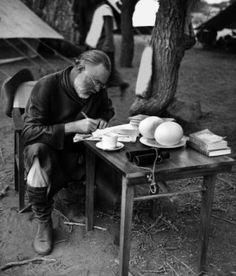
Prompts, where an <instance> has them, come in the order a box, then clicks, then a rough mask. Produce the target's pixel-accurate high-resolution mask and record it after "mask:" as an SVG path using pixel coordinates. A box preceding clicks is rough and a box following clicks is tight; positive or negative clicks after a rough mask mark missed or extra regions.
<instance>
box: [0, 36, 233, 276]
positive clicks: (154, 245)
mask: <svg viewBox="0 0 236 276" xmlns="http://www.w3.org/2000/svg"><path fill="white" fill-rule="evenodd" d="M145 40H146V37H141V36H139V37H136V38H135V41H136V48H135V50H136V51H135V59H134V64H133V68H125V69H121V72H122V74H123V75H124V76H125V78H126V79H127V80H128V81H129V82H130V87H129V89H128V91H127V92H126V94H125V95H123V97H121V95H120V92H119V90H118V89H116V88H115V89H110V91H109V93H110V96H111V98H112V100H113V103H114V105H115V108H116V117H115V118H114V119H113V121H112V124H117V123H119V122H122V123H125V122H127V117H128V109H129V106H130V105H131V103H132V101H133V99H134V89H135V80H136V77H137V72H138V65H139V60H140V54H141V51H142V49H143V47H144V44H145ZM116 41H117V49H119V43H120V38H119V37H118V36H117V37H116ZM117 56H118V51H117ZM38 61H39V60H38ZM49 62H50V64H52V65H53V66H54V68H56V69H60V68H62V67H63V66H64V65H65V62H64V61H61V60H58V59H56V58H51V59H50V60H49ZM39 63H40V67H36V65H35V64H32V63H30V62H29V61H24V62H18V63H14V64H8V65H1V66H0V84H1V83H2V81H3V80H4V79H5V78H6V75H4V74H3V71H4V72H6V73H7V74H9V75H11V74H12V73H14V72H16V71H17V70H18V69H19V68H20V67H22V66H27V67H30V68H31V69H32V71H33V72H34V74H35V76H36V77H38V76H39V75H42V74H43V73H45V72H47V70H48V68H49V66H48V64H45V63H44V62H42V61H39ZM235 75H236V55H233V54H230V53H225V52H213V51H203V50H202V49H201V47H200V46H199V45H196V46H195V47H194V48H193V49H191V50H189V51H187V52H186V55H185V57H184V59H183V61H182V64H181V69H180V73H179V85H178V91H177V97H179V98H180V99H184V100H185V101H192V100H199V101H200V103H201V107H202V111H203V116H202V118H201V119H200V120H199V122H198V123H197V124H196V128H205V127H207V128H209V129H211V130H212V131H214V132H216V133H218V134H219V135H223V136H227V139H228V141H229V144H230V146H231V147H232V150H233V154H232V155H233V157H236V154H235V153H236V123H235V122H236V108H235V107H236V78H235ZM188 131H189V129H187V128H186V129H185V132H186V133H188ZM0 141H1V144H0V150H1V152H0V170H1V172H0V190H1V189H2V188H3V187H5V186H6V185H9V187H10V189H9V191H8V193H7V195H6V196H5V197H4V198H2V199H0V266H1V265H4V264H6V263H8V262H12V261H20V260H25V259H30V258H34V257H37V254H36V253H34V251H33V249H32V239H33V236H34V233H35V227H36V225H35V222H34V220H33V218H32V213H31V212H28V213H23V214H18V209H17V208H18V207H17V206H18V195H17V193H16V192H15V191H14V186H13V133H12V125H11V120H10V119H9V118H7V117H6V116H5V115H4V113H3V103H2V100H1V102H0ZM201 180H202V179H201V178H193V179H187V180H185V181H181V182H180V181H173V182H171V183H170V184H172V185H173V186H174V185H175V186H191V185H194V186H198V185H200V182H201ZM235 189H236V167H235V166H234V168H233V171H232V173H227V174H221V175H219V176H218V178H217V185H216V192H215V199H214V204H213V214H212V224H211V234H210V242H209V249H208V259H207V260H208V267H209V271H208V274H207V275H218V276H223V275H226V276H228V275H236V257H235V256H236V230H235V229H236V220H235V217H236V195H235ZM200 201H201V198H200V195H192V196H188V197H184V196H182V197H179V198H178V199H177V200H175V201H174V203H171V202H169V201H162V202H161V205H159V208H158V209H157V211H156V213H155V214H154V216H151V212H150V205H149V204H148V203H145V204H144V203H139V204H136V205H135V208H134V216H133V228H132V242H131V257H130V272H131V274H132V275H133V276H141V275H143V276H152V275H170V276H171V275H182V276H186V275H198V274H197V267H198V256H199V243H198V230H199V213H200V206H201V205H200ZM152 215H153V213H152ZM53 221H54V228H55V237H56V243H55V247H54V250H53V251H52V253H51V254H50V255H49V256H47V258H48V259H51V262H46V261H44V262H41V263H40V262H38V263H30V264H27V265H22V266H16V267H14V268H10V269H8V270H5V271H0V275H3V276H7V275H11V276H12V275H14V276H18V275H21V276H23V275H24V276H26V275H29V276H33V275H37V276H42V275H45V276H54V275H55V276H58V275H61V276H62V275H69V276H72V275H89V276H92V275H94V276H97V275H104V276H112V275H118V254H119V247H118V246H117V245H115V244H114V235H115V229H116V227H115V226H116V225H118V223H119V209H117V208H115V209H112V208H103V209H101V208H100V209H97V210H96V219H95V224H96V225H98V226H101V227H103V228H106V229H107V230H106V231H101V230H94V231H92V232H90V233H86V232H85V229H84V227H73V231H72V232H71V231H70V228H69V227H68V226H66V225H64V218H63V217H62V216H61V215H60V214H58V213H57V212H56V211H54V212H53Z"/></svg>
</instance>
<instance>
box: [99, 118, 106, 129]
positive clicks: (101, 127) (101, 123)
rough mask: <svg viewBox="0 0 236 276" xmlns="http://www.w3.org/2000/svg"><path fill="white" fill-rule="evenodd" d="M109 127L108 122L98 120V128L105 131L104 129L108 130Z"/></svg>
mask: <svg viewBox="0 0 236 276" xmlns="http://www.w3.org/2000/svg"><path fill="white" fill-rule="evenodd" d="M107 125H108V123H107V121H105V120H103V119H99V120H98V125H97V128H99V129H103V128H106V127H107Z"/></svg>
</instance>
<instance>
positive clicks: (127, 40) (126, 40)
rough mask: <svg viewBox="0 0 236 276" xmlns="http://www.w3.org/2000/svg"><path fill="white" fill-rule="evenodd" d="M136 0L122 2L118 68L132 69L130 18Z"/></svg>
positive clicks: (132, 50) (131, 25) (132, 52)
mask: <svg viewBox="0 0 236 276" xmlns="http://www.w3.org/2000/svg"><path fill="white" fill-rule="evenodd" d="M137 2H138V0H123V1H122V13H121V34H122V40H121V53H120V66H121V67H132V61H133V56H134V32H133V22H132V17H133V13H134V8H135V5H136V3H137Z"/></svg>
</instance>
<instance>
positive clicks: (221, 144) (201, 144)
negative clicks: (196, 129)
mask: <svg viewBox="0 0 236 276" xmlns="http://www.w3.org/2000/svg"><path fill="white" fill-rule="evenodd" d="M189 141H191V142H192V143H194V144H196V145H198V146H199V147H202V148H204V149H205V150H218V149H225V148H227V147H228V142H227V141H226V140H221V141H219V142H214V143H208V144H207V143H205V142H203V141H201V140H199V139H196V138H195V137H189Z"/></svg>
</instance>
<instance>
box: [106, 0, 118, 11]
mask: <svg viewBox="0 0 236 276" xmlns="http://www.w3.org/2000/svg"><path fill="white" fill-rule="evenodd" d="M107 2H108V3H109V4H110V5H111V6H112V7H113V8H114V9H115V10H116V11H117V12H118V13H121V10H120V6H121V5H122V2H121V0H107Z"/></svg>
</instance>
